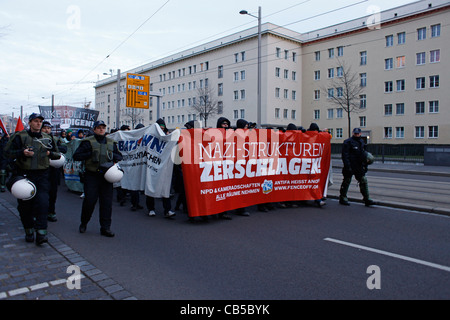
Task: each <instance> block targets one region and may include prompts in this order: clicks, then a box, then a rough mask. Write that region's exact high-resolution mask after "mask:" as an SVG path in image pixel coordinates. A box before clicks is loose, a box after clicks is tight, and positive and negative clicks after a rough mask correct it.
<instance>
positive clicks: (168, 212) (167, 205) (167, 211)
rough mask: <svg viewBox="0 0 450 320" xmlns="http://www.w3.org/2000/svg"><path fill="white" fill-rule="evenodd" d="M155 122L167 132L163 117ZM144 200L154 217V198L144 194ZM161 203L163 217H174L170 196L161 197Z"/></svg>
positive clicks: (150, 214) (149, 212) (151, 215)
mask: <svg viewBox="0 0 450 320" xmlns="http://www.w3.org/2000/svg"><path fill="white" fill-rule="evenodd" d="M156 123H157V124H158V125H159V127H160V128H161V130H162V131H163V132H164V133H165V134H168V133H169V130H168V129H167V127H166V122H165V121H164V120H163V119H161V118H160V119H158V120H156ZM171 182H172V177H170V180H169V182H167V181H166V183H171ZM160 183H163V182H162V181H161V182H160ZM145 200H146V201H145V202H146V205H147V210H148V215H149V216H150V217H154V216H155V215H156V212H155V198H153V197H150V196H146V199H145ZM162 203H163V208H164V217H165V218H172V217H174V216H175V212H173V211H172V204H171V201H170V198H162Z"/></svg>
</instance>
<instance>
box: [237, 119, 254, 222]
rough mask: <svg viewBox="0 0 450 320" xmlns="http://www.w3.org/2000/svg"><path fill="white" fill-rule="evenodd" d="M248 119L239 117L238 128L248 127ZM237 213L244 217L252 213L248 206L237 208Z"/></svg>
mask: <svg viewBox="0 0 450 320" xmlns="http://www.w3.org/2000/svg"><path fill="white" fill-rule="evenodd" d="M248 124H249V123H248V121H247V120H244V119H239V120H237V121H236V129H248ZM235 212H236V214H237V215H240V216H244V217H248V216H250V213H249V212H248V211H247V210H246V208H245V207H244V208H239V209H236V211H235Z"/></svg>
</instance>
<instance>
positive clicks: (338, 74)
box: [336, 67, 344, 78]
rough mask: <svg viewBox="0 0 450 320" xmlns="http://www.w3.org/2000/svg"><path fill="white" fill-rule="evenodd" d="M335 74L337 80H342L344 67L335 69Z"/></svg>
mask: <svg viewBox="0 0 450 320" xmlns="http://www.w3.org/2000/svg"><path fill="white" fill-rule="evenodd" d="M336 73H337V76H338V77H339V78H342V77H343V76H344V67H337V68H336Z"/></svg>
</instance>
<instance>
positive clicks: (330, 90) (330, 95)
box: [328, 88, 334, 98]
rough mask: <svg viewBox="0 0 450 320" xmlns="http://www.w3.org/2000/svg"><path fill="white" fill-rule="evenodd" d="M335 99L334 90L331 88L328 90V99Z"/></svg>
mask: <svg viewBox="0 0 450 320" xmlns="http://www.w3.org/2000/svg"><path fill="white" fill-rule="evenodd" d="M333 97H334V88H330V89H328V98H333Z"/></svg>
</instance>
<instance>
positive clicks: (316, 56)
mask: <svg viewBox="0 0 450 320" xmlns="http://www.w3.org/2000/svg"><path fill="white" fill-rule="evenodd" d="M327 51H328V58H329V59H333V58H334V57H335V54H337V56H338V57H342V56H343V55H344V47H343V46H339V47H337V48H328V50H327ZM314 60H315V61H320V51H315V52H314Z"/></svg>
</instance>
